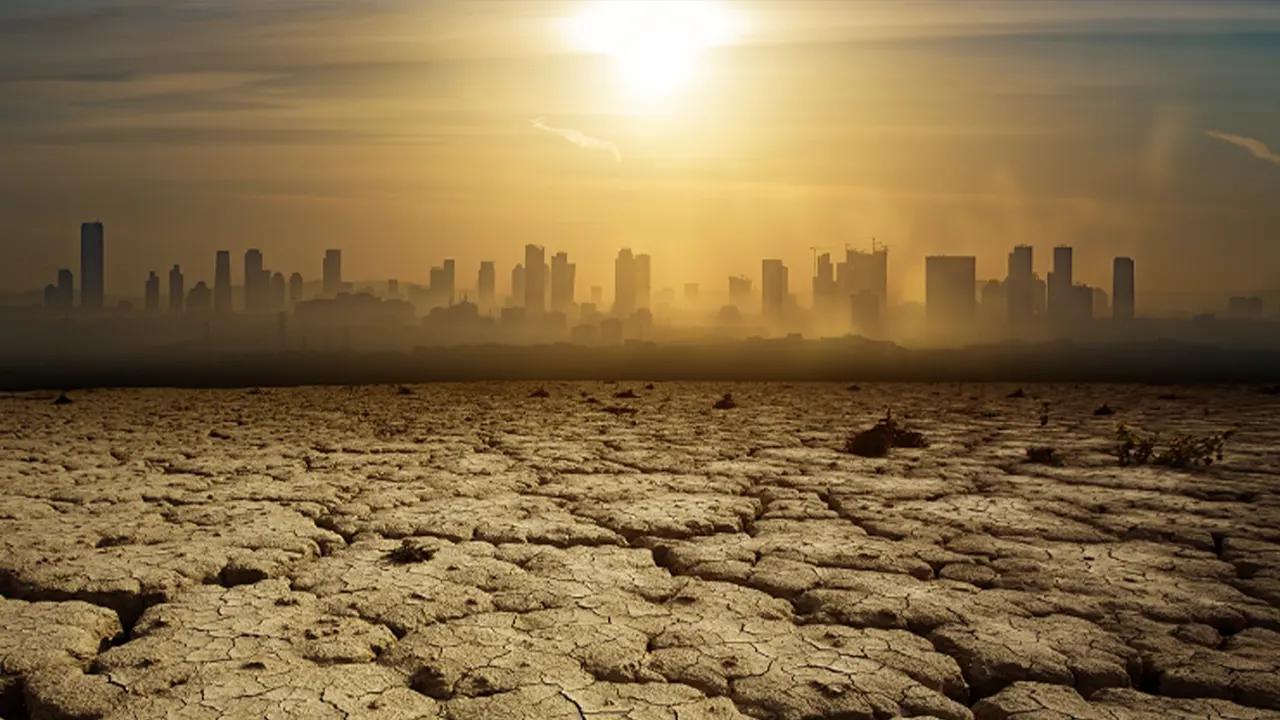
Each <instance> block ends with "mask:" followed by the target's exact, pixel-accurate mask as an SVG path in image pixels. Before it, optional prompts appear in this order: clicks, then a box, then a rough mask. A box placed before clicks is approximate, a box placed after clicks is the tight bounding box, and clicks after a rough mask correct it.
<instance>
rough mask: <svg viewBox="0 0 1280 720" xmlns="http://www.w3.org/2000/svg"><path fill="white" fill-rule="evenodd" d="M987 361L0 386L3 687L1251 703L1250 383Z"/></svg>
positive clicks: (1031, 716)
mask: <svg viewBox="0 0 1280 720" xmlns="http://www.w3.org/2000/svg"><path fill="white" fill-rule="evenodd" d="M539 387H543V388H545V390H546V393H545V395H546V397H538V396H535V395H543V394H544V393H535V392H534V391H535V389H537V388H539ZM1015 387H1016V386H1013V385H998V384H969V385H963V384H934V385H929V384H874V385H864V386H862V387H860V388H858V387H849V386H847V385H845V384H803V383H797V384H728V383H714V384H711V383H702V384H700V383H668V382H663V383H656V384H654V385H648V386H647V385H646V384H645V383H638V382H636V383H596V382H592V383H548V384H545V385H542V386H539V385H536V384H530V383H497V384H485V385H480V384H475V385H467V384H442V385H416V386H411V387H407V388H397V387H394V386H366V387H309V388H290V389H284V388H279V389H261V390H257V389H254V390H95V391H81V392H75V393H72V394H71V398H72V400H73V402H71V403H69V404H54V402H53V395H51V394H49V393H18V394H9V395H4V396H0V716H2V717H5V718H9V719H10V720H14V719H16V718H28V717H30V718H112V719H114V718H138V719H141V718H164V717H174V718H264V717H270V718H348V717H349V718H388V719H391V718H396V719H399V718H448V719H450V720H471V719H477V720H478V719H481V718H530V719H534V718H569V719H576V718H592V719H603V718H617V719H626V720H642V719H644V720H648V719H650V718H653V719H659V718H682V719H686V720H692V719H697V718H770V719H775V718H776V719H778V720H799V719H801V718H889V717H901V716H905V717H933V718H945V719H947V720H966V719H969V718H982V719H997V720H998V719H1003V718H1018V719H1019V720H1051V719H1052V720H1058V719H1065V718H1089V719H1093V718H1097V719H1104V718H1105V719H1107V720H1124V719H1127V718H1152V719H1154V718H1221V719H1230V720H1236V719H1239V720H1244V719H1246V718H1274V717H1280V492H1278V489H1280V397H1278V396H1276V395H1270V394H1263V393H1260V392H1258V389H1257V388H1255V387H1245V386H1235V387H1209V386H1195V387H1190V386H1189V387H1169V386H1165V387H1153V386H1122V385H1066V384H1063V385H1028V386H1026V387H1025V388H1024V389H1025V393H1023V395H1024V396H1022V397H1010V395H1011V391H1014V390H1015ZM724 393H732V396H733V399H734V400H735V402H736V407H734V408H732V409H714V408H713V403H715V402H716V401H717V400H718V399H719V398H720V397H721V396H722V395H723V394H724ZM1104 404H1106V405H1107V406H1109V408H1111V409H1114V411H1115V413H1114V414H1110V415H1108V414H1102V415H1095V410H1097V409H1098V408H1099V407H1100V406H1102V405H1104ZM887 408H892V410H893V415H894V417H895V418H896V419H897V420H898V422H900V423H904V424H909V425H910V426H911V427H912V428H914V429H916V430H919V431H921V432H923V433H924V435H925V436H926V438H927V439H928V441H929V445H928V447H925V448H914V449H903V448H898V449H894V450H893V451H892V452H891V454H890V455H889V456H888V457H884V458H864V457H858V456H854V455H849V454H845V453H842V452H840V449H841V447H842V445H843V444H844V440H845V437H846V436H847V435H848V433H849V432H850V431H853V430H861V429H865V428H866V427H868V426H870V425H871V424H872V423H874V422H875V421H876V419H877V418H880V417H882V416H883V415H884V413H885V410H886V409H887ZM1121 422H1123V423H1127V424H1128V425H1130V426H1132V427H1135V428H1140V429H1141V430H1143V431H1147V432H1161V433H1163V434H1164V435H1165V436H1166V437H1169V436H1171V435H1176V434H1178V433H1187V434H1194V435H1203V434H1205V433H1209V432H1218V431H1222V430H1234V431H1235V434H1234V435H1233V436H1232V437H1230V438H1229V439H1228V440H1227V443H1226V448H1225V453H1224V456H1223V459H1222V461H1220V462H1215V463H1214V464H1213V465H1211V466H1209V467H1203V468H1195V469H1176V468H1169V467H1160V466H1155V465H1142V466H1127V467H1121V466H1120V465H1119V463H1118V462H1117V460H1116V457H1115V456H1114V454H1113V450H1114V448H1115V446H1116V439H1115V437H1116V428H1117V425H1118V424H1119V423H1121ZM1030 447H1051V448H1053V450H1054V457H1055V458H1059V459H1060V460H1061V462H1060V463H1029V462H1027V450H1028V448H1030Z"/></svg>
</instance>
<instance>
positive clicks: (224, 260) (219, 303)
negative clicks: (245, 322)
mask: <svg viewBox="0 0 1280 720" xmlns="http://www.w3.org/2000/svg"><path fill="white" fill-rule="evenodd" d="M213 310H214V312H219V313H229V312H231V251H230V250H219V251H218V254H217V255H215V256H214V263H213Z"/></svg>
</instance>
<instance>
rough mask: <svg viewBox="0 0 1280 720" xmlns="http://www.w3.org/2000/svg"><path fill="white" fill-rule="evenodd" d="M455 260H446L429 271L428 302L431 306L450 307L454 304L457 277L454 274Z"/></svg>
mask: <svg viewBox="0 0 1280 720" xmlns="http://www.w3.org/2000/svg"><path fill="white" fill-rule="evenodd" d="M454 272H455V266H454V262H453V260H445V261H444V262H443V263H441V264H440V265H438V266H436V267H432V268H431V270H430V271H429V272H428V274H427V275H428V281H427V304H428V305H429V306H430V307H433V308H434V307H449V306H450V305H453V299H454V292H455V288H456V285H457V278H456V276H455V274H454Z"/></svg>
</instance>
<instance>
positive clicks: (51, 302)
mask: <svg viewBox="0 0 1280 720" xmlns="http://www.w3.org/2000/svg"><path fill="white" fill-rule="evenodd" d="M74 301H75V283H74V282H73V280H72V275H71V271H70V270H67V269H66V268H63V269H61V270H59V271H58V280H57V282H56V283H54V284H49V285H45V286H44V304H45V305H46V306H47V307H62V308H69V307H71V305H72V303H73V302H74Z"/></svg>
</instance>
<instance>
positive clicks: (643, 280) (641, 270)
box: [635, 253, 653, 310]
mask: <svg viewBox="0 0 1280 720" xmlns="http://www.w3.org/2000/svg"><path fill="white" fill-rule="evenodd" d="M652 291H653V266H652V264H651V263H650V260H649V254H648V253H641V254H639V255H636V257H635V308H636V309H637V310H647V309H648V308H649V303H650V295H651V293H652Z"/></svg>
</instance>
